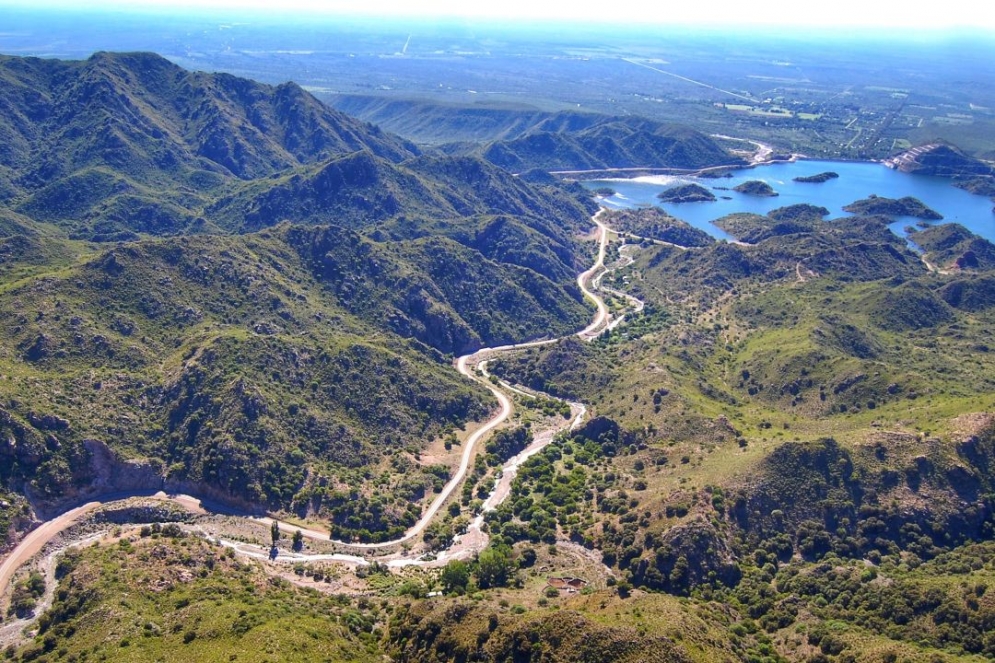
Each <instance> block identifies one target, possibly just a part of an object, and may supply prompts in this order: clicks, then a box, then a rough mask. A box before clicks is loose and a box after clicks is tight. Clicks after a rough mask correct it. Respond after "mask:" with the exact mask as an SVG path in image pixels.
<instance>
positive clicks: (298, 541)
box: [294, 530, 304, 552]
mask: <svg viewBox="0 0 995 663" xmlns="http://www.w3.org/2000/svg"><path fill="white" fill-rule="evenodd" d="M302 548H304V533H303V532H301V531H300V530H297V531H296V532H294V550H295V551H297V552H300V551H301V549H302Z"/></svg>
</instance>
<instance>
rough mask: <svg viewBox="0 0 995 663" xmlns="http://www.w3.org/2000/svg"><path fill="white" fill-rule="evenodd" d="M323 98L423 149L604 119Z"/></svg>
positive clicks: (514, 108) (506, 107) (522, 109)
mask: <svg viewBox="0 0 995 663" xmlns="http://www.w3.org/2000/svg"><path fill="white" fill-rule="evenodd" d="M325 99H326V101H327V103H328V104H329V105H330V106H332V107H333V108H336V109H338V110H340V111H342V112H343V113H348V114H349V115H352V116H353V117H358V118H361V119H363V120H365V121H367V122H373V123H375V124H376V125H378V126H380V127H383V128H384V129H386V130H388V131H392V132H394V133H396V134H398V135H400V136H404V137H405V138H407V139H408V140H412V141H414V142H416V143H419V144H423V145H442V144H447V143H458V142H468V143H482V142H487V141H491V140H510V139H514V138H518V137H520V136H522V135H523V134H526V133H528V132H529V131H532V130H536V129H537V128H539V127H540V126H541V127H542V130H545V131H555V130H557V129H555V128H554V127H558V128H559V130H573V131H576V130H578V129H582V128H586V127H589V126H591V125H593V124H596V123H598V122H600V121H602V120H603V119H604V116H603V115H600V114H596V113H581V112H576V111H559V112H551V111H542V110H538V109H536V108H534V107H531V106H524V105H522V106H519V105H511V104H502V105H473V106H469V105H459V104H442V103H437V102H432V101H419V100H413V99H388V98H384V97H377V96H370V95H358V94H338V95H332V96H328V97H327V98H325Z"/></svg>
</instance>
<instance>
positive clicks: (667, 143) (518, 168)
mask: <svg viewBox="0 0 995 663" xmlns="http://www.w3.org/2000/svg"><path fill="white" fill-rule="evenodd" d="M550 124H553V126H552V127H551V128H552V129H553V130H550V129H546V128H544V127H548V126H550ZM479 153H480V154H481V155H482V156H483V157H484V158H485V159H487V160H488V161H490V162H491V163H493V164H495V165H498V166H501V167H502V168H505V169H507V170H510V171H512V172H522V171H526V170H530V169H532V168H541V169H543V170H552V171H556V170H597V169H603V168H638V167H654V168H677V169H684V170H698V169H701V168H706V167H710V166H721V165H741V164H742V163H743V161H742V160H741V159H739V158H738V157H734V156H732V155H730V154H729V153H728V152H726V151H725V150H724V149H723V148H722V147H720V146H719V145H718V144H717V143H716V142H715V141H713V140H712V139H711V138H709V137H708V136H706V135H704V134H702V133H700V132H697V131H695V130H693V129H690V128H687V127H682V126H677V125H666V124H660V123H656V122H651V121H649V120H643V119H638V118H605V119H604V120H603V121H601V122H599V123H597V124H595V125H593V126H590V127H586V128H583V129H579V130H565V129H564V128H563V126H562V125H560V124H555V123H554V120H553V119H549V120H546V121H544V122H543V123H542V124H540V125H538V126H537V127H536V129H534V130H532V131H530V132H529V133H527V134H525V135H523V136H520V137H518V138H515V139H511V140H503V141H493V142H491V143H489V144H487V145H485V146H483V147H481V148H479Z"/></svg>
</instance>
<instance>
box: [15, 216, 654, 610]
mask: <svg viewBox="0 0 995 663" xmlns="http://www.w3.org/2000/svg"><path fill="white" fill-rule="evenodd" d="M602 211H603V210H602ZM602 211H599V212H598V213H597V214H595V215H594V217H593V219H592V220H593V222H594V223H595V225H596V226H597V228H598V240H599V241H598V254H597V258H596V260H595V262H594V264H593V265H592V266H591V267H590V268H589V269H587V270H586V271H584V272H583V273H581V274H580V275H579V276H578V277H577V285H578V286H579V287H580V290H581V292H583V294H584V296H585V297H586V298H587V299H589V300H590V301H592V302H593V303H594V304H595V306H596V307H597V310H596V313H595V315H594V318H593V320H592V321H591V323H590V324H589V325H588V326H587V327H585V328H584V329H582V330H581V331H579V332H577V334H576V335H577V336H578V337H580V338H581V339H584V340H588V341H590V340H593V339H594V338H597V337H598V336H599V335H600V334H601V333H602V332H603V331H605V329H609V328H611V327H613V326H614V325H615V324H618V322H619V321H620V319H621V318H616V319H615V320H614V321H613V320H612V318H611V314H610V312H609V310H608V306H607V305H606V304H605V302H604V300H603V299H602V298H601V297H600V296H598V295H597V294H596V292H595V290H596V289H597V287H598V283H599V281H600V279H601V277H602V276H604V274H605V272H606V271H607V269H606V267H605V264H604V262H605V253H606V249H607V245H608V237H609V233H610V232H611V229H609V228H608V227H607V226H606V225H605V224H604V223H603V222H602V221H601V219H600V216H601V214H602ZM612 294H616V295H620V296H623V297H625V298H627V299H628V300H629V302H630V303H631V304H632V305H633V308H634V309H635V310H641V308H642V302H641V301H639V300H638V299H635V298H634V297H631V296H629V295H626V294H624V293H620V292H617V291H612ZM557 340H558V339H545V340H538V341H530V342H527V343H518V344H513V345H504V346H499V347H494V348H483V349H481V350H478V351H477V352H475V353H473V354H470V355H464V356H462V357H460V358H459V359H457V360H456V362H455V367H456V369H457V370H458V371H459V372H460V373H461V374H463V375H464V376H466V377H467V378H469V379H471V380H474V381H475V382H477V383H478V384H481V385H483V386H485V387H486V388H487V389H489V390H490V392H491V393H492V394H493V395H494V397H495V398H496V399H497V401H498V406H499V407H498V410H497V412H496V413H495V414H494V415H493V416H492V417H491V418H490V419H489V420H488V421H487V422H485V423H484V424H483V425H482V426H481V427H480V428H479V429H477V430H476V431H474V433H473V434H472V435H470V437H469V438H468V439H467V440H466V442H465V444H464V450H463V454H462V456H461V458H460V464H459V468H458V469H457V471H456V473H455V474H454V475H453V476H452V478H451V479H450V480H449V482H448V483H446V485H445V487H444V488H443V489H442V491H441V492H440V493H439V495H438V496H436V498H435V499H434V500H433V501H432V503H431V505H429V507H428V509H426V510H425V512H424V513H423V514H422V516H421V518H420V519H419V520H418V522H417V523H415V524H414V525H413V526H412V527H411V528H410V529H408V531H407V532H405V534H404V536H402V537H400V538H398V539H394V540H392V541H385V542H382V543H351V542H347V541H333V542H334V543H337V544H339V545H342V546H344V547H348V548H352V549H355V550H357V551H362V550H373V549H382V548H389V547H393V546H398V545H399V544H404V543H406V542H408V541H411V540H412V539H414V538H415V537H417V536H418V535H420V534H422V533H423V532H424V530H425V528H426V527H427V526H428V525H429V524H430V523H431V522H432V519H433V518H435V516H436V515H437V514H438V512H439V510H440V509H441V508H442V506H443V505H444V504H445V502H446V501H447V500H448V499H449V498H450V496H451V495H452V493H453V491H454V490H456V488H457V487H458V486H459V485H460V484H461V483H462V482H463V480H464V479H465V478H466V473H467V471H468V470H469V468H470V462H471V460H472V458H473V455H474V451H475V449H476V447H477V444H478V443H479V442H480V441H481V440H482V439H484V438H485V437H486V436H487V435H488V434H489V433H491V432H492V431H493V430H494V429H495V428H497V427H498V426H500V425H501V424H502V423H504V422H505V421H506V420H507V419H508V418H509V417H510V416H511V415H512V413H513V412H514V404H513V402H512V399H511V397H510V396H509V395H508V393H506V391H505V390H503V389H502V388H501V386H504V385H501V386H499V385H495V384H493V383H492V382H491V381H490V380H488V379H487V377H488V376H487V373H486V367H485V365H486V362H487V360H488V359H491V358H493V357H494V356H495V355H496V354H499V353H504V352H509V351H515V350H521V349H525V348H531V347H537V346H542V345H548V344H551V343H555V342H556V341H557ZM478 367H481V369H482V370H481V371H480V372H479V374H478V371H477V370H476V369H477V368H478ZM506 389H508V390H510V391H511V392H517V393H519V394H523V395H526V396H531V394H526V393H525V392H522V391H521V390H518V389H515V388H514V387H510V386H508V387H506ZM570 406H571V411H572V414H573V416H572V417H571V419H570V422H569V423H568V424H566V423H565V424H564V425H563V426H562V427H560V428H558V429H556V430H550V431H546V432H544V433H543V434H540V435H537V436H536V439H535V440H534V441H533V442H532V444H530V445H529V447H528V448H527V449H525V450H524V451H522V452H521V453H520V454H518V455H517V456H515V457H514V458H512V459H511V460H509V461H508V462H507V463H506V464H505V465H504V466H503V467H502V474H501V477H500V479H499V480H498V481H497V482H496V483H495V487H494V489H493V491H492V493H491V494H490V495H489V496H488V498H487V500H486V501H485V503H484V508H483V511H484V512H486V511H490V510H493V509H494V508H496V507H497V506H498V505H499V504H500V503H501V502H502V501H503V500H504V499H505V498H506V497H507V496H508V494H509V492H510V486H511V481H512V479H513V478H514V475H515V473H516V471H517V469H518V467H519V466H520V465H521V464H522V463H523V462H524V461H525V460H527V459H528V458H529V457H531V456H532V455H534V454H536V453H538V452H539V451H541V450H542V449H543V448H544V447H545V446H546V445H548V444H549V443H550V442H552V440H553V438H554V436H555V434H556V433H557V432H559V430H562V429H563V428H567V427H569V428H571V429H573V428H576V427H577V426H579V425H580V423H581V421H582V420H583V417H584V416H585V415H586V408H585V407H584V406H583V405H581V404H579V403H570ZM133 497H149V498H153V499H159V500H164V501H169V502H171V503H174V504H177V505H179V506H181V507H182V508H184V509H186V510H187V511H190V512H192V513H197V514H205V513H210V512H215V511H217V512H220V513H228V514H231V513H232V511H231V509H225V508H220V507H219V508H217V509H216V508H213V507H212V505H211V504H210V503H208V502H205V501H204V500H200V499H198V498H196V497H194V496H190V495H181V494H166V493H165V492H162V491H158V492H156V491H144V492H131V493H116V494H111V495H105V496H101V497H99V498H95V499H94V500H93V501H90V502H87V503H86V504H83V505H81V506H78V507H76V508H74V509H71V510H69V511H67V512H65V513H63V514H61V515H59V516H57V517H55V518H53V519H52V520H49V521H47V522H45V523H43V524H42V525H40V526H39V527H37V528H35V529H34V530H32V531H31V532H30V533H29V534H28V535H27V536H25V537H24V539H23V540H22V541H21V542H20V543H19V544H18V545H17V546H16V547H15V548H14V549H13V550H12V551H11V552H10V553H9V554H8V555H7V557H6V558H5V559H4V560H3V562H2V564H0V597H3V596H5V595H6V594H7V592H8V590H9V588H10V583H11V581H12V580H13V578H14V575H15V573H16V572H17V570H18V569H19V568H20V567H21V566H22V565H23V564H25V563H27V562H28V561H29V560H30V559H31V558H32V557H34V556H35V555H37V554H38V553H39V552H41V551H42V549H43V548H44V547H45V545H46V544H47V543H49V542H50V541H52V540H53V539H54V538H55V537H56V536H57V535H59V534H60V533H62V532H63V531H65V530H66V529H68V528H69V527H71V526H72V525H74V524H75V523H77V522H79V521H80V520H82V519H83V518H84V517H85V516H87V515H89V514H90V513H92V512H94V511H95V510H97V509H98V508H100V507H102V506H104V505H106V504H108V503H111V502H115V501H120V500H124V499H129V498H133ZM237 515H244V517H245V518H247V519H249V520H252V521H255V522H259V523H264V524H266V525H269V524H270V523H271V522H273V519H271V518H260V517H256V516H251V515H248V514H237ZM277 522H278V523H279V525H280V526H281V529H284V530H285V531H286V530H287V529H291V530H296V529H300V531H301V533H302V534H303V535H304V536H305V537H308V538H311V539H316V540H322V541H328V540H329V538H330V533H329V532H328V531H322V530H316V529H308V528H301V527H298V526H297V525H295V524H293V523H286V522H282V521H277ZM482 524H483V513H481V514H480V515H478V516H477V517H476V519H475V520H474V521H473V522H472V523H471V525H470V528H469V530H468V532H467V534H464V535H461V536H460V537H457V538H456V540H455V541H454V542H453V545H452V546H450V548H449V549H448V550H446V551H444V552H443V553H441V554H440V555H438V556H437V558H436V559H435V560H433V561H423V560H419V559H406V558H404V553H398V554H397V555H394V556H393V559H391V560H389V561H388V564H389V565H391V566H410V565H426V566H427V565H439V564H440V563H443V562H444V561H445V560H446V559H452V558H455V557H463V556H468V555H470V554H472V553H473V552H477V551H479V550H480V549H481V548H482V547H483V546H485V545H486V542H487V535H486V534H485V533H484V532H483V531H482V529H481V526H482ZM468 539H473V543H472V544H467V540H468ZM461 540H462V541H463V546H462V547H461V546H460V543H461ZM221 543H222V544H223V545H226V546H228V547H231V548H234V549H236V550H237V551H238V552H240V553H241V554H244V555H247V556H251V557H261V558H265V557H267V556H268V555H267V554H266V553H265V552H260V549H259V547H258V546H252V545H249V544H241V543H236V542H231V541H224V540H222V541H221ZM280 559H281V560H284V561H290V562H294V561H338V562H344V563H349V564H357V565H362V564H368V563H369V560H367V559H366V558H364V557H362V556H360V555H348V554H342V553H334V554H316V555H305V554H284V553H280Z"/></svg>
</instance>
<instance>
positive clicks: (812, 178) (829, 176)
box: [794, 170, 840, 184]
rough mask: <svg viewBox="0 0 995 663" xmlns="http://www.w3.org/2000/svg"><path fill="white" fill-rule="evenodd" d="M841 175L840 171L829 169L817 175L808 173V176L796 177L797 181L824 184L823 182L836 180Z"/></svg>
mask: <svg viewBox="0 0 995 663" xmlns="http://www.w3.org/2000/svg"><path fill="white" fill-rule="evenodd" d="M839 176H840V174H839V173H834V172H833V171H831V170H827V171H825V172H822V173H818V174H816V175H808V176H807V177H796V178H795V179H794V181H795V182H802V183H806V184H822V183H823V182H828V181H829V180H835V179H837V178H838V177H839Z"/></svg>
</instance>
